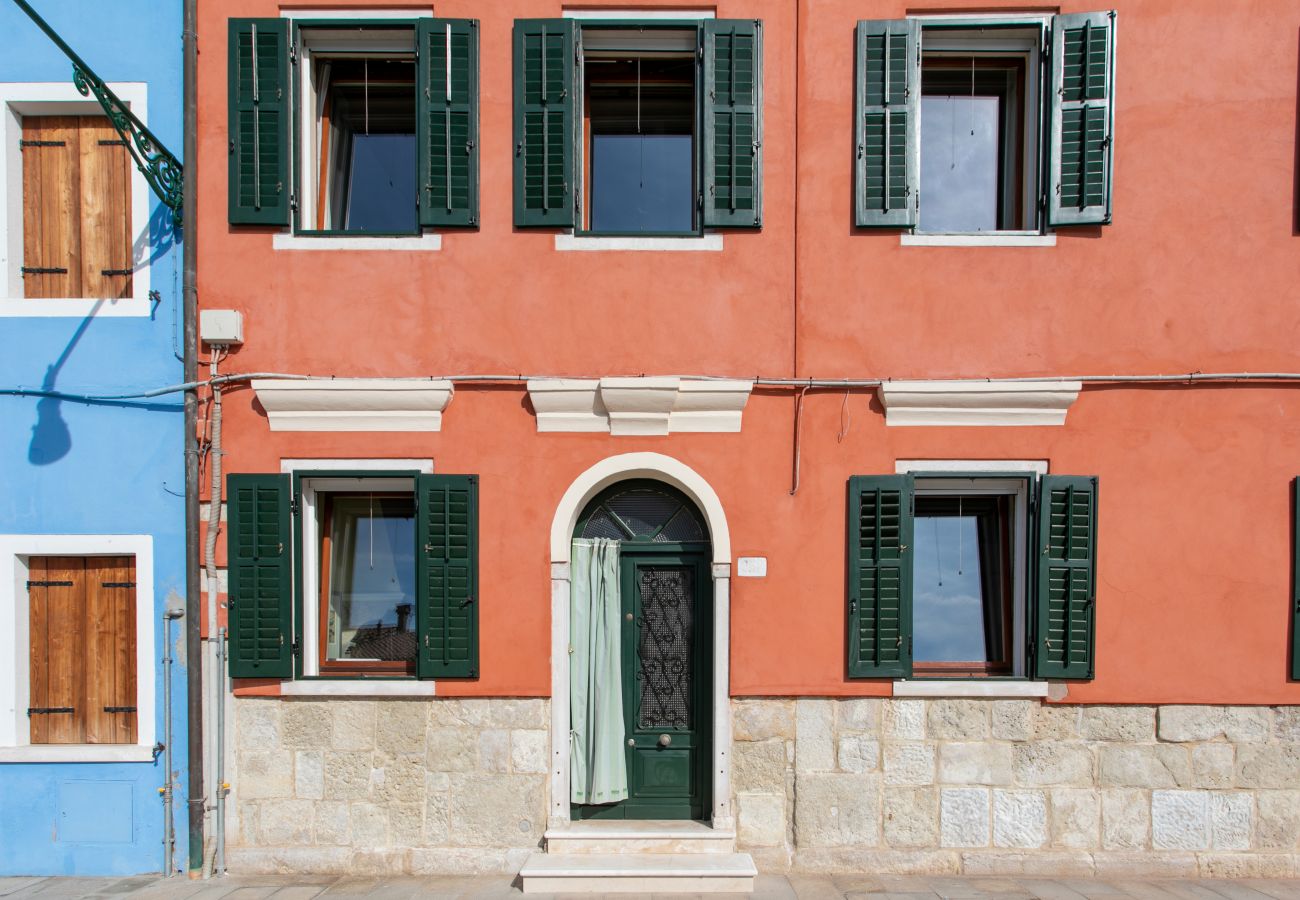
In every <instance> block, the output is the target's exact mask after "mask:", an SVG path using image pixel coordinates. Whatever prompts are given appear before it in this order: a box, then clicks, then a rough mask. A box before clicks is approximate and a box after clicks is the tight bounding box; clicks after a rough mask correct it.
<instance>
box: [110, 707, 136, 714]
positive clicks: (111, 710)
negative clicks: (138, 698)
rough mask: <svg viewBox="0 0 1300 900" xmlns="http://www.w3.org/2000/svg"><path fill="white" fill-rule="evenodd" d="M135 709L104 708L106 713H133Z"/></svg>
mask: <svg viewBox="0 0 1300 900" xmlns="http://www.w3.org/2000/svg"><path fill="white" fill-rule="evenodd" d="M135 711H136V709H135V707H134V706H105V707H104V712H106V713H133V712H135Z"/></svg>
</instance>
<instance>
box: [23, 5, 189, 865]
mask: <svg viewBox="0 0 1300 900" xmlns="http://www.w3.org/2000/svg"><path fill="white" fill-rule="evenodd" d="M32 5H33V6H34V7H35V8H36V9H37V11H38V12H39V13H41V14H42V15H43V16H44V18H45V19H46V21H48V22H49V23H50V24H51V25H52V26H53V27H54V29H55V30H56V31H57V32H59V34H60V35H62V36H63V38H64V40H65V41H66V42H67V43H68V44H69V45H70V46H71V47H72V48H73V49H74V50H76V51H77V52H78V53H79V54H80V55H81V57H82V58H83V59H84V60H85V61H86V63H87V64H88V65H89V66H90V67H91V68H92V69H94V70H95V71H96V73H97V74H98V75H99V76H100V77H101V78H103V79H104V80H105V81H109V82H116V81H130V82H145V83H146V84H147V85H148V115H149V122H148V124H149V128H150V130H151V131H153V132H154V134H155V135H157V136H158V137H159V138H160V139H161V140H162V142H163V143H164V144H165V145H166V146H167V147H168V148H169V149H170V150H171V151H172V152H173V153H175V154H176V155H177V157H179V156H180V154H181V136H182V107H181V59H182V56H181V26H182V20H181V4H180V0H162V2H160V0H114V2H113V3H103V2H101V0H32ZM0 49H2V50H3V52H0V81H3V82H34V81H54V82H59V81H63V82H66V81H70V73H71V65H70V64H69V62H68V61H67V59H66V57H64V56H63V55H62V53H61V52H60V51H59V50H58V49H57V48H56V47H55V46H54V45H53V44H52V43H51V42H50V41H49V39H48V38H46V36H45V35H44V34H42V33H41V32H40V31H39V30H38V29H37V28H36V26H35V25H34V24H32V22H31V21H30V20H29V19H27V17H26V16H25V15H24V14H23V13H22V12H21V11H20V10H18V9H17V8H16V7H15V6H13V5H12V4H11V3H8V2H4V3H0ZM151 209H152V212H153V215H152V216H151V219H150V224H151V231H152V232H153V235H154V240H155V246H154V248H153V253H152V256H153V262H152V271H151V285H150V286H151V288H153V289H154V290H156V291H158V293H159V299H158V302H157V304H156V305H155V306H154V312H153V315H152V317H148V318H145V317H140V318H102V317H101V318H89V319H78V318H37V317H32V318H0V388H13V387H36V388H40V387H44V388H47V389H54V390H58V391H65V392H72V393H84V394H106V393H107V394H111V393H123V392H129V391H133V390H137V389H148V388H153V387H158V386H162V385H168V384H174V383H177V382H179V381H181V376H182V369H181V362H180V360H179V358H178V356H177V354H178V353H179V352H180V343H179V341H180V336H181V335H180V321H179V316H180V303H181V297H180V276H181V258H180V257H181V254H180V248H179V245H175V244H174V242H173V236H172V235H171V233H170V228H169V227H168V226H169V222H170V212H169V211H168V210H166V209H165V208H161V207H160V206H159V204H158V202H157V199H156V198H155V197H152V195H151ZM133 227H134V229H135V231H136V233H137V235H138V234H139V232H140V230H141V228H140V224H139V223H133ZM180 404H181V395H180V394H174V395H170V396H167V397H162V398H159V399H158V401H157V402H154V403H150V404H88V403H81V402H71V401H57V400H48V399H47V400H40V401H38V400H35V399H32V398H18V397H11V396H0V534H34V533H41V534H149V535H152V536H153V552H154V571H153V576H152V577H153V579H154V598H155V604H156V608H155V609H154V610H153V615H154V619H155V622H157V625H156V626H155V634H156V639H155V647H154V651H155V659H156V660H161V658H162V643H163V628H162V623H161V621H160V618H161V614H162V612H163V610H164V609H165V608H166V606H167V605H168V604H169V602H170V603H172V604H179V603H182V602H183V598H184V590H185V578H184V529H183V525H184V516H183V502H184V501H183V491H184V473H183V461H182V460H183V452H182V414H181V406H180ZM138 577H140V578H144V577H145V573H143V572H141V573H139V576H138ZM0 627H8V626H4V625H3V624H0ZM183 630H184V620H181V621H180V622H177V623H175V624H173V639H174V642H175V643H174V646H175V647H176V649H177V651H178V652H177V654H174V655H175V657H176V659H177V662H178V665H177V666H176V668H175V671H174V679H173V685H172V687H173V693H174V696H175V699H174V708H175V713H174V715H173V727H174V728H175V735H174V743H173V760H174V765H175V768H176V769H177V770H178V772H179V777H178V781H177V788H176V799H177V803H176V809H175V813H176V815H175V821H176V830H177V851H176V853H175V856H174V859H176V860H178V861H180V863H181V864H182V865H183V864H184V860H185V857H186V830H185V815H184V811H185V802H184V798H185V795H186V782H185V778H186V772H185V765H184V764H185V759H186V751H185V667H184V642H183V637H184V635H183ZM3 663H4V661H0V664H3ZM154 678H155V681H156V695H157V715H156V725H155V729H156V733H157V736H158V740H162V737H163V732H164V729H163V715H164V710H163V707H162V695H163V686H162V666H161V663H160V662H158V663H157V665H156V668H155V672H154ZM163 782H164V775H163V767H162V763H161V761H158V762H155V763H122V764H117V763H113V764H107V763H101V764H88V763H81V764H74V763H59V764H44V763H42V764H12V763H11V764H3V763H0V875H16V874H29V875H41V874H62V875H73V874H76V875H90V874H126V873H141V872H157V871H159V870H160V869H161V868H162V865H163V847H162V841H163V806H162V800H161V798H160V796H159V788H160V787H161V786H162V785H163Z"/></svg>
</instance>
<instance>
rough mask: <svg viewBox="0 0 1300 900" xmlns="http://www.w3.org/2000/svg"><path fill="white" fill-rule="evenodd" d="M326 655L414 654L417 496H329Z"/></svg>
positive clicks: (323, 556)
mask: <svg viewBox="0 0 1300 900" xmlns="http://www.w3.org/2000/svg"><path fill="white" fill-rule="evenodd" d="M329 519H330V521H329V523H328V525H329V527H328V531H327V538H326V540H327V541H328V543H326V544H325V545H324V546H323V547H322V551H321V559H322V562H324V563H325V564H326V565H327V566H328V573H329V580H328V591H329V594H328V604H327V608H326V615H327V621H326V623H325V626H326V659H327V660H345V659H346V660H362V659H366V660H413V659H415V501H414V499H413V498H412V497H409V496H407V497H380V496H371V495H366V494H360V495H336V496H335V497H333V498H332V499H331V510H330V514H329Z"/></svg>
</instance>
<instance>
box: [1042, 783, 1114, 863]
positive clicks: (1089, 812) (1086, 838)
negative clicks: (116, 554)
mask: <svg viewBox="0 0 1300 900" xmlns="http://www.w3.org/2000/svg"><path fill="white" fill-rule="evenodd" d="M1048 798H1049V800H1050V802H1051V806H1052V846H1053V847H1067V848H1070V849H1072V850H1095V849H1097V847H1098V846H1100V843H1101V795H1100V794H1098V793H1097V791H1094V790H1091V789H1087V788H1084V789H1079V788H1053V789H1052V791H1051V792H1050V794H1049V795H1048Z"/></svg>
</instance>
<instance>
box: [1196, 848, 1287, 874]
mask: <svg viewBox="0 0 1300 900" xmlns="http://www.w3.org/2000/svg"><path fill="white" fill-rule="evenodd" d="M1199 861H1200V874H1201V876H1202V877H1204V878H1294V877H1295V876H1296V871H1297V867H1298V866H1300V861H1297V860H1296V859H1295V858H1294V857H1292V856H1291V855H1289V854H1283V853H1202V854H1200V860H1199Z"/></svg>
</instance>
